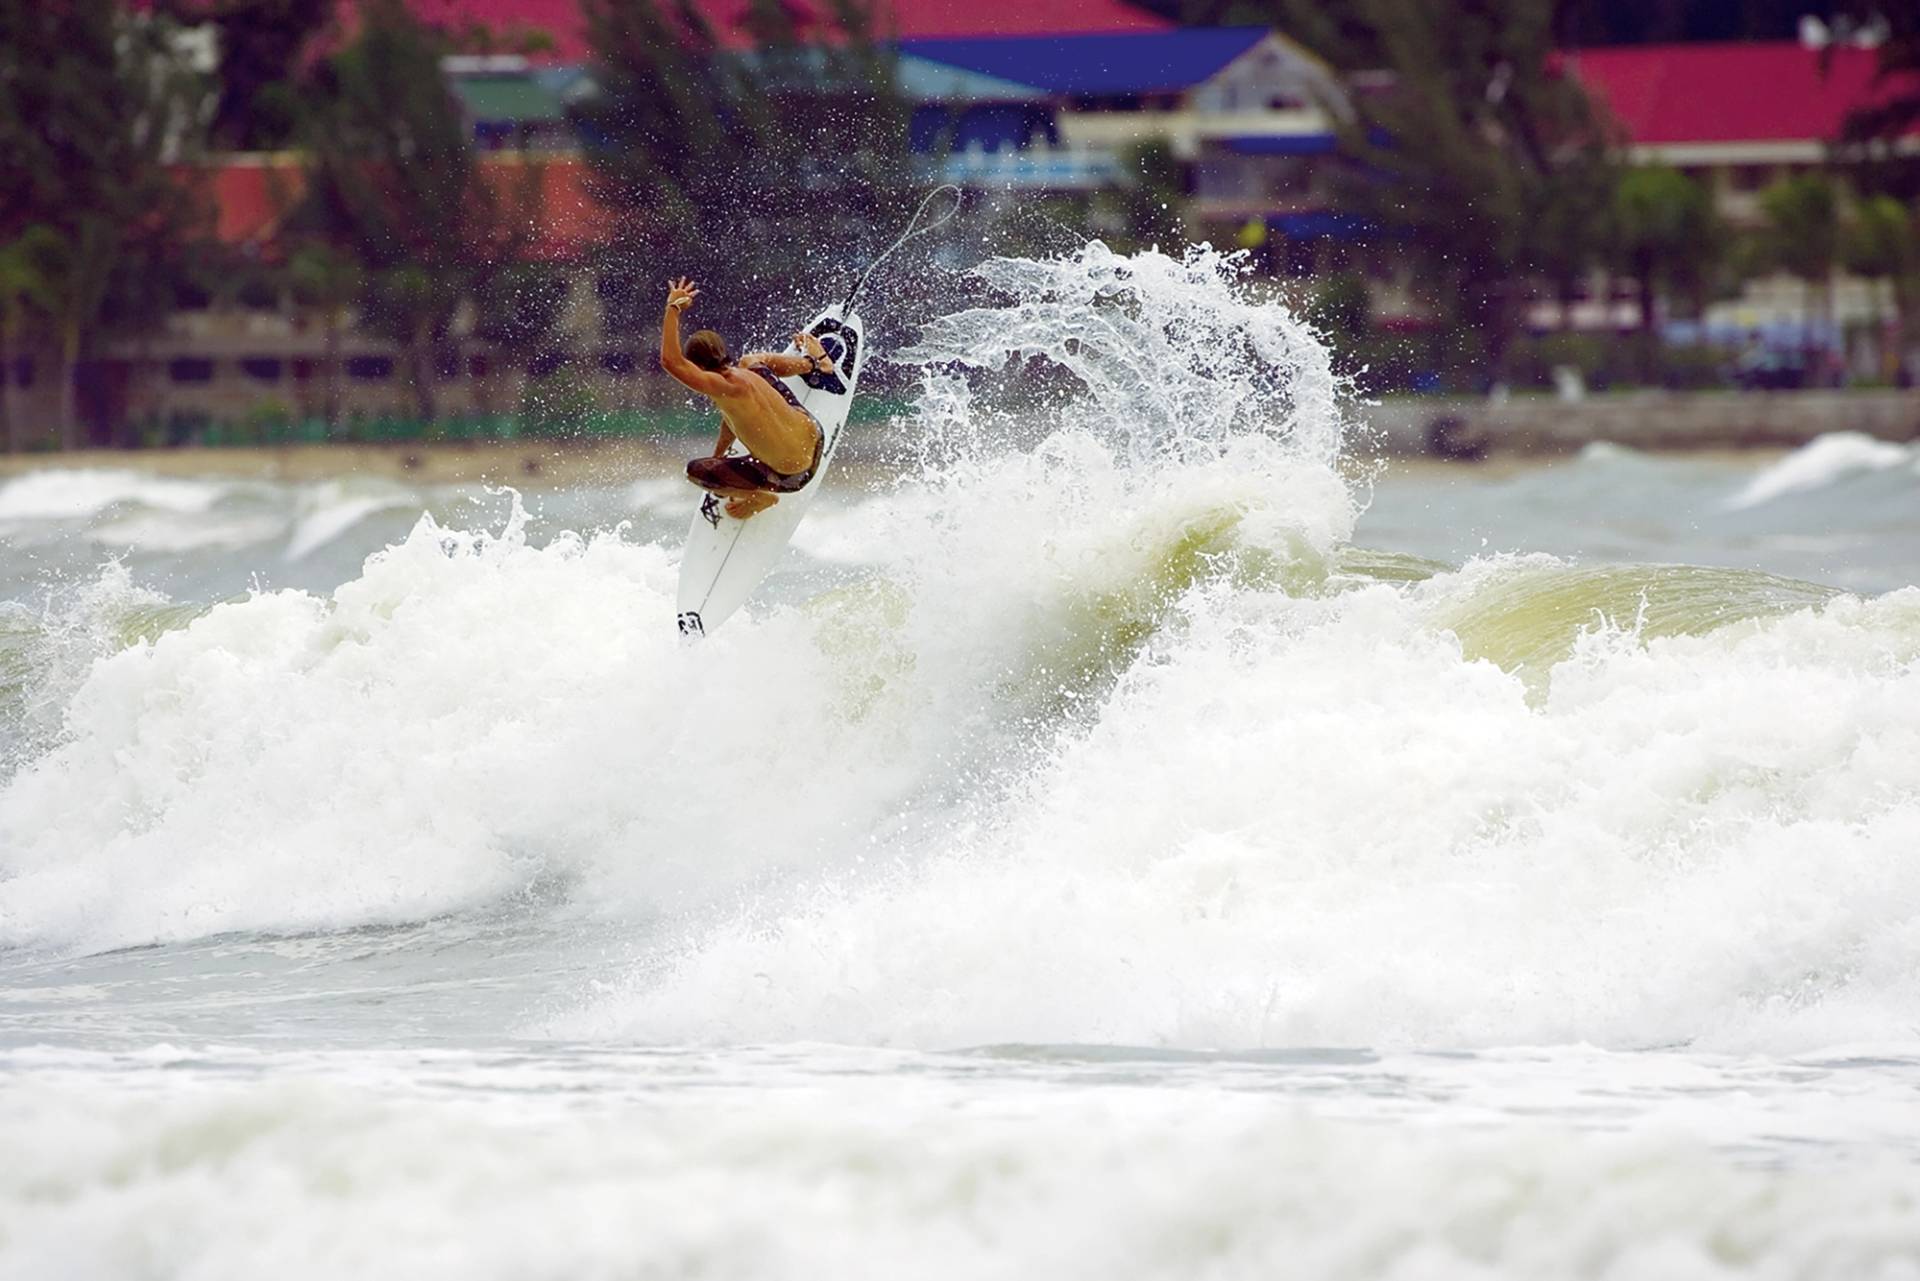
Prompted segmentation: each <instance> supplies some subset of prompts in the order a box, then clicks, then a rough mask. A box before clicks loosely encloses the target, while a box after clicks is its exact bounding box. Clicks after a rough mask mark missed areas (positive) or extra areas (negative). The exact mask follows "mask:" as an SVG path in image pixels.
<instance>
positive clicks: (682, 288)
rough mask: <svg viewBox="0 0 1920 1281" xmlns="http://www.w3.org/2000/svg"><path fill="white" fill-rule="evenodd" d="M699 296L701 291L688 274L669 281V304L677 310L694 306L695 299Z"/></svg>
mask: <svg viewBox="0 0 1920 1281" xmlns="http://www.w3.org/2000/svg"><path fill="white" fill-rule="evenodd" d="M699 296H700V291H699V290H698V289H696V288H694V286H693V281H692V280H691V279H690V278H688V277H686V276H682V277H680V279H678V280H669V281H668V282H667V306H669V307H671V308H673V309H674V310H675V311H685V310H686V309H687V308H689V307H691V306H693V300H694V299H695V298H698V297H699Z"/></svg>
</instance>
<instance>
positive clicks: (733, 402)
mask: <svg viewBox="0 0 1920 1281" xmlns="http://www.w3.org/2000/svg"><path fill="white" fill-rule="evenodd" d="M699 296H700V291H699V290H698V289H696V288H694V284H693V282H692V281H691V280H686V279H681V280H672V281H669V282H667V314H666V317H665V319H664V320H662V321H661V325H660V364H661V366H662V367H663V368H665V369H666V371H667V372H668V373H670V374H672V375H673V376H674V377H675V378H677V379H679V380H680V381H681V382H683V383H685V384H686V385H687V386H689V387H691V388H692V389H693V390H695V391H697V392H699V393H700V394H701V395H702V396H705V397H707V398H708V399H709V400H711V401H713V403H714V404H715V405H717V406H718V407H719V409H720V440H719V443H718V444H716V445H715V446H714V447H713V455H712V457H710V458H696V459H694V460H693V461H692V462H690V463H688V464H687V479H688V480H690V481H692V482H693V483H694V484H696V485H698V486H700V488H702V489H704V490H706V491H707V492H708V493H709V494H711V495H713V496H714V498H724V499H726V501H727V515H729V516H732V517H734V518H735V519H736V520H745V519H746V518H747V517H749V516H751V515H753V514H754V513H755V512H761V511H765V510H766V509H767V508H769V507H771V506H773V505H774V504H775V503H777V502H779V501H780V499H779V495H781V494H791V493H794V492H796V491H798V490H801V489H804V488H806V485H807V482H808V481H810V480H812V479H813V474H814V472H815V471H817V470H818V469H819V467H820V451H821V450H823V449H824V448H825V447H826V443H827V437H826V433H825V432H823V431H822V430H821V429H820V424H819V423H818V422H817V421H816V420H815V419H814V417H813V415H812V414H810V413H808V412H807V410H806V408H805V407H804V406H802V405H801V403H800V402H799V400H798V399H796V398H795V396H794V394H793V392H792V391H791V390H790V389H789V388H788V387H787V385H786V384H785V383H783V382H781V381H780V379H781V378H783V377H787V378H792V377H799V376H802V375H806V374H814V373H825V374H831V373H832V372H833V359H832V357H830V356H828V355H827V352H826V348H824V347H822V346H821V345H820V340H819V339H818V338H815V337H814V336H813V335H812V334H809V333H797V334H795V335H794V336H793V344H794V346H796V347H798V348H799V349H800V354H799V355H797V356H787V355H779V354H776V353H774V352H766V351H757V352H752V353H750V354H748V355H745V356H742V357H740V358H739V359H738V360H735V359H734V358H733V357H732V356H730V355H728V354H727V340H726V339H724V338H722V337H721V336H720V335H719V334H717V333H715V332H713V330H711V329H702V330H701V331H699V332H698V333H696V334H694V335H693V337H691V338H689V339H687V342H686V346H685V348H684V349H683V348H682V347H681V345H680V313H681V312H683V311H685V310H686V309H687V308H688V307H691V306H692V305H693V300H694V299H695V298H698V297H699ZM735 440H738V441H739V442H740V443H741V444H742V445H745V446H746V447H747V454H748V456H747V457H745V458H730V457H728V456H727V450H728V449H729V448H731V447H732V445H733V442H734V441H735ZM708 501H709V502H711V501H713V499H709V500H708Z"/></svg>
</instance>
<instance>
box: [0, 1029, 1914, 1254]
mask: <svg viewBox="0 0 1920 1281" xmlns="http://www.w3.org/2000/svg"><path fill="white" fill-rule="evenodd" d="M450 1070H451V1068H450V1066H446V1065H440V1066H436V1067H435V1070H434V1074H444V1073H447V1072H449V1071H450ZM47 1075H48V1076H50V1077H51V1078H52V1079H51V1080H50V1081H49V1080H44V1079H43V1080H39V1081H34V1082H32V1083H29V1084H26V1085H24V1086H20V1087H15V1088H12V1089H9V1090H8V1091H6V1092H4V1093H0V1146H4V1149H5V1150H6V1151H7V1152H9V1153H10V1154H12V1156H11V1158H10V1159H9V1160H8V1161H5V1162H0V1274H4V1275H8V1276H19V1277H55V1276H76V1277H77V1276H122V1275H133V1274H139V1275H158V1276H193V1277H205V1278H209V1279H225V1278H234V1279H236V1281H237V1279H239V1278H248V1277H258V1276H262V1275H273V1276H277V1277H287V1278H305V1277H315V1278H320V1277H329V1278H330V1277H339V1276H345V1275H358V1276H372V1277H409V1278H437V1277H447V1278H458V1279H459V1281H475V1279H485V1278H493V1277H500V1278H549V1277H551V1278H556V1279H557V1278H569V1279H571V1278H578V1277H600V1276H725V1277H733V1278H762V1277H765V1278H788V1277H792V1278H798V1277H824V1276H834V1277H851V1278H865V1277H875V1278H880V1277H886V1278H894V1277H901V1276H915V1277H931V1278H945V1277H955V1278H961V1277H965V1278H975V1277H983V1276H986V1277H998V1276H1034V1275H1045V1276H1052V1277H1064V1278H1080V1277H1086V1278H1143V1279H1145V1278H1163V1277H1164V1278H1191V1277H1220V1278H1225V1277H1256V1276H1273V1275H1282V1274H1284V1275H1298V1276H1311V1277H1317V1278H1403V1279H1405V1281H1413V1279H1414V1278H1422V1279H1428V1278H1431V1279H1436V1281H1447V1279H1451V1278H1462V1279H1465V1278H1473V1279H1475V1281H1486V1279H1489V1278H1515V1279H1516V1281H1517V1279H1521V1278H1524V1279H1526V1281H1544V1279H1551V1278H1591V1277H1652V1276H1658V1277H1687V1278H1692V1277H1700V1278H1707V1277H1731V1276H1742V1277H1758V1278H1779V1279H1786V1278H1831V1277H1847V1278H1849V1279H1852V1278H1860V1279H1861V1281H1876V1279H1881V1278H1884V1279H1886V1281H1894V1279H1896V1278H1898V1279H1905V1278H1910V1277H1911V1276H1912V1275H1913V1260H1914V1258H1915V1257H1916V1254H1917V1253H1920V1222H1917V1221H1916V1219H1915V1217H1914V1214H1913V1206H1914V1204H1915V1202H1916V1200H1920V1172H1916V1171H1915V1169H1914V1167H1913V1166H1911V1165H1910V1164H1905V1163H1896V1162H1894V1161H1893V1160H1891V1159H1888V1158H1881V1159H1877V1160H1876V1159H1871V1158H1867V1159H1855V1160H1839V1159H1835V1160H1828V1161H1825V1162H1813V1163H1804V1164H1802V1165H1800V1166H1799V1167H1797V1168H1789V1169H1780V1168H1771V1167H1768V1166H1766V1165H1750V1166H1743V1165H1740V1164H1736V1163H1735V1162H1733V1161H1731V1160H1729V1159H1728V1157H1727V1156H1725V1155H1723V1154H1721V1153H1719V1152H1716V1151H1714V1150H1713V1149H1711V1148H1709V1147H1707V1146H1705V1145H1704V1144H1702V1143H1701V1142H1699V1141H1698V1140H1697V1139H1694V1138H1691V1137H1688V1136H1686V1135H1684V1134H1682V1133H1676V1132H1671V1131H1660V1130H1655V1131H1653V1132H1646V1133H1636V1134H1633V1135H1631V1136H1629V1137H1607V1136H1599V1135H1592V1134H1580V1133H1576V1132H1570V1131H1568V1130H1566V1129H1562V1128H1558V1127H1551V1126H1548V1125H1545V1124H1533V1125H1523V1126H1502V1127H1497V1128H1488V1127H1487V1126H1486V1125H1485V1123H1484V1120H1483V1121H1482V1123H1481V1124H1480V1125H1479V1126H1476V1127H1471V1128H1468V1127H1463V1126H1445V1125H1434V1124H1432V1123H1428V1124H1425V1125H1401V1126H1394V1125H1381V1124H1377V1123H1375V1124H1364V1123H1356V1122H1351V1121H1338V1120H1328V1119H1323V1118H1320V1117H1315V1116H1309V1115H1306V1114H1303V1113H1302V1112H1301V1111H1300V1110H1298V1108H1297V1107H1296V1106H1295V1105H1294V1104H1293V1103H1291V1102H1289V1101H1288V1100H1286V1099H1284V1098H1276V1097H1275V1096H1274V1095H1271V1094H1268V1093H1265V1092H1263V1091H1260V1090H1233V1089H1196V1088H1191V1087H1188V1088H1178V1087H1175V1088H1160V1089H1142V1088H1138V1087H1136V1086H1124V1085H1109V1086H1104V1087H1103V1086H1100V1085H1096V1084H1090V1083H1085V1082H1081V1083H1077V1084H1075V1085H1074V1086H1073V1087H1072V1088H1068V1087H1066V1086H1064V1085H1056V1086H1047V1085H1044V1084H1038V1083H1033V1082H1025V1083H1000V1084H996V1083H994V1082H992V1081H982V1080H979V1079H977V1077H976V1079H975V1080H974V1081H972V1082H970V1083H968V1084H967V1085H966V1086H965V1088H957V1087H956V1086H955V1085H953V1084H950V1083H947V1082H943V1081H941V1080H939V1079H937V1078H934V1079H930V1078H928V1077H927V1076H925V1075H924V1074H922V1073H917V1072H907V1073H900V1074H897V1075H888V1076H874V1075H857V1076H853V1077H850V1078H849V1077H844V1076H843V1077H840V1078H839V1079H837V1080H836V1079H833V1078H831V1077H826V1078H822V1077H811V1078H807V1077H795V1078H790V1079H788V1080H787V1081H785V1082H780V1081H760V1080H754V1079H752V1078H749V1079H748V1081H743V1082H741V1084H742V1085H746V1084H749V1083H750V1084H751V1085H752V1086H753V1088H750V1089H747V1088H738V1087H736V1088H727V1082H726V1081H725V1080H719V1081H714V1082H712V1083H710V1084H709V1085H707V1086H706V1087H705V1088H699V1089H681V1090H662V1089H659V1088H654V1089H650V1090H633V1091H629V1092H623V1093H622V1094H621V1095H620V1096H618V1097H617V1098H616V1099H615V1100H607V1099H594V1098H588V1099H581V1098H580V1097H578V1096H577V1095H575V1094H573V1093H569V1092H562V1091H552V1090H550V1089H542V1088H525V1087H524V1086H523V1088H521V1089H519V1090H516V1091H513V1092H511V1093H508V1094H500V1095H496V1094H492V1093H487V1092H476V1091H473V1090H467V1091H464V1093H466V1095H467V1097H465V1098H461V1097H457V1096H453V1095H447V1094H438V1095H436V1094H428V1093H424V1092H422V1091H420V1090H417V1089H405V1088H400V1089H394V1088H391V1087H387V1088H369V1087H368V1086H367V1085H364V1084H355V1083H349V1082H341V1081H327V1080H315V1079H299V1080H295V1081H293V1082H288V1083H282V1084H273V1085H236V1084H233V1083H231V1082H219V1081H213V1082H207V1081H196V1080H194V1079H193V1077H192V1076H191V1075H185V1076H184V1077H183V1074H182V1073H181V1072H180V1071H178V1069H175V1070H174V1071H172V1072H170V1073H169V1088H168V1090H167V1092H166V1093H165V1094H164V1095H161V1096H158V1097H153V1096H149V1095H147V1094H146V1093H145V1092H144V1091H140V1090H137V1089H136V1090H128V1091H124V1092H118V1093H116V1092H114V1091H111V1090H103V1089H100V1088H98V1087H90V1086H88V1085H86V1084H83V1083H80V1082H75V1081H67V1080H63V1079H61V1078H60V1077H59V1076H58V1074H53V1073H50V1074H47ZM361 1075H365V1073H364V1072H363V1073H361ZM730 1075H732V1076H734V1077H738V1076H739V1073H738V1071H737V1070H736V1071H735V1072H733V1073H731V1074H730ZM483 1079H484V1078H483ZM526 1084H527V1085H530V1086H545V1085H548V1084H551V1083H550V1082H545V1081H542V1080H541V1079H540V1078H538V1077H537V1076H536V1077H533V1078H531V1079H530V1080H529V1081H528V1082H527V1083H526Z"/></svg>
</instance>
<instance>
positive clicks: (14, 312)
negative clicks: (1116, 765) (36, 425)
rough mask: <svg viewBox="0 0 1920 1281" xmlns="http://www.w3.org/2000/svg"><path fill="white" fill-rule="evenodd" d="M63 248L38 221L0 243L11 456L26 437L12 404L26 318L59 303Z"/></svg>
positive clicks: (1, 356) (0, 341)
mask: <svg viewBox="0 0 1920 1281" xmlns="http://www.w3.org/2000/svg"><path fill="white" fill-rule="evenodd" d="M63 248H64V242H63V241H62V240H61V239H60V236H59V234H58V233H57V232H55V231H54V230H53V229H52V228H50V227H44V226H40V225H38V224H35V225H34V226H31V227H28V228H27V229H26V230H25V231H23V232H22V233H21V234H20V235H19V236H17V237H15V238H14V239H13V240H11V241H9V242H8V243H7V244H6V245H5V246H0V430H4V431H5V433H6V438H7V452H8V453H10V454H17V453H19V452H20V446H21V440H22V436H21V430H20V420H19V418H18V417H17V416H16V415H15V413H14V408H13V385H14V382H15V381H16V379H15V373H16V371H17V369H18V366H17V364H16V363H15V362H16V361H17V359H18V358H19V355H20V349H21V339H22V337H23V335H24V333H25V329H26V323H27V320H28V319H29V318H30V317H35V316H38V317H42V318H44V317H45V316H47V315H48V314H49V313H51V312H52V311H53V309H54V307H55V306H57V305H58V304H57V294H56V292H55V290H54V271H55V268H54V265H53V264H54V263H55V261H56V260H57V257H58V255H59V253H60V251H61V250H62V249H63Z"/></svg>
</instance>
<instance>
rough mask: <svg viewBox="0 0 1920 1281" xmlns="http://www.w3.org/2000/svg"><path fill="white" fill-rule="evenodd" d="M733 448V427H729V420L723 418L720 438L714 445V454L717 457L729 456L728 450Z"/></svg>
mask: <svg viewBox="0 0 1920 1281" xmlns="http://www.w3.org/2000/svg"><path fill="white" fill-rule="evenodd" d="M732 448H733V428H731V427H729V426H728V425H727V420H726V419H724V418H722V419H721V420H720V440H719V442H718V443H717V444H715V445H714V447H713V456H714V457H715V458H725V457H726V456H727V451H728V450H729V449H732Z"/></svg>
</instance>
